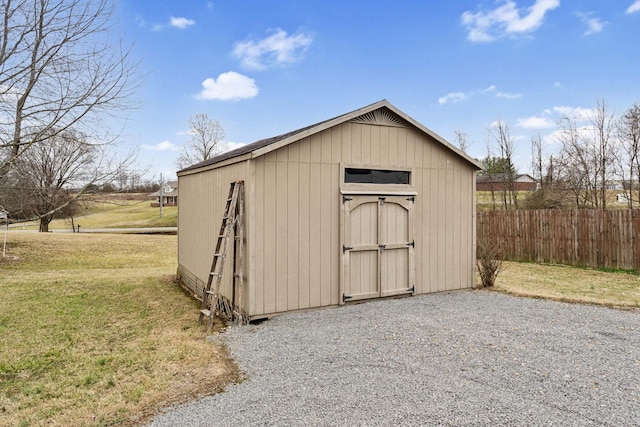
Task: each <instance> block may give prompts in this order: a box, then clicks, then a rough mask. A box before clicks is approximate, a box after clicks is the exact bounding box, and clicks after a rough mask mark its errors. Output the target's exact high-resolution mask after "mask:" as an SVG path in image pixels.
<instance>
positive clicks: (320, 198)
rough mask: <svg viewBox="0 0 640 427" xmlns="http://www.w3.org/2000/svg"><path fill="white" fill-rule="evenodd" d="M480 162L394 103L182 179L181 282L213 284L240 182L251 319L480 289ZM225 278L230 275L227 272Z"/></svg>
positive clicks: (224, 293)
mask: <svg viewBox="0 0 640 427" xmlns="http://www.w3.org/2000/svg"><path fill="white" fill-rule="evenodd" d="M480 168H481V166H480V164H479V163H478V162H477V161H475V160H474V159H472V158H470V157H468V156H467V155H465V154H464V153H463V152H461V151H460V150H458V149H457V148H455V147H454V146H452V145H451V144H449V143H448V142H447V141H445V140H444V139H443V138H441V137H440V136H438V135H437V134H435V133H434V132H432V131H431V130H429V129H427V128H426V127H425V126H423V125H422V124H420V123H418V122H417V121H415V120H414V119H412V118H411V117H409V116H408V115H406V114H405V113H403V112H402V111H400V110H399V109H397V108H396V107H394V106H393V105H392V104H390V103H389V102H388V101H386V100H382V101H379V102H376V103H374V104H371V105H369V106H366V107H363V108H360V109H358V110H355V111H352V112H349V113H346V114H343V115H341V116H338V117H335V118H332V119H329V120H325V121H323V122H320V123H317V124H314V125H311V126H307V127H304V128H302V129H298V130H295V131H292V132H289V133H286V134H283V135H279V136H276V137H273V138H268V139H263V140H260V141H257V142H254V143H252V144H249V145H245V146H242V147H240V148H238V149H236V150H233V151H230V152H227V153H223V154H221V155H218V156H216V157H214V158H211V159H209V160H206V161H204V162H201V163H198V164H195V165H193V166H190V167H188V168H186V169H183V170H181V171H179V172H178V181H179V187H180V207H179V214H178V275H179V277H180V280H181V282H182V283H183V284H184V285H185V286H187V287H188V288H190V289H191V290H192V291H193V292H194V293H195V294H196V295H200V296H201V295H202V289H203V287H204V284H205V283H206V281H207V278H208V275H209V271H210V267H211V262H212V257H213V252H214V248H215V245H216V242H217V234H218V232H219V229H220V222H221V220H222V216H223V211H224V209H225V204H226V199H227V197H228V194H229V186H230V183H231V182H234V181H238V180H243V181H244V188H245V196H244V199H245V207H244V212H245V214H244V218H245V221H244V254H245V255H244V257H243V259H244V266H243V267H244V268H243V272H244V289H243V292H242V293H241V294H240V295H243V298H242V299H243V300H242V301H236V300H235V299H236V298H237V297H236V295H238V292H237V290H236V289H234V287H235V286H237V285H235V284H234V282H233V280H232V275H231V274H227V275H226V277H225V278H224V280H223V283H222V286H221V292H220V297H221V298H222V299H223V300H224V301H225V302H226V303H228V304H231V305H232V306H235V307H239V308H240V309H241V311H242V312H243V313H244V315H245V316H246V317H248V318H249V319H252V320H253V319H259V318H266V317H270V316H273V315H276V314H279V313H285V312H291V311H296V310H307V309H312V308H318V307H327V306H337V305H342V304H349V303H352V302H354V301H359V300H366V299H372V298H381V297H387V296H397V295H412V294H425V293H430V292H439V291H449V290H455V289H463V288H471V287H473V286H474V284H475V273H474V271H475V270H474V266H475V236H476V229H475V227H476V226H475V218H476V215H475V179H476V171H477V170H479V169H480ZM227 271H228V270H227Z"/></svg>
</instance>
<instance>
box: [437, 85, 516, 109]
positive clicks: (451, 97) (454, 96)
mask: <svg viewBox="0 0 640 427" xmlns="http://www.w3.org/2000/svg"><path fill="white" fill-rule="evenodd" d="M496 89H497V88H496V85H490V86H488V87H486V88H485V89H476V90H470V91H467V92H450V93H448V94H446V95H445V96H441V97H440V98H438V104H440V105H444V104H447V103H449V102H451V103H456V102H462V101H465V100H467V99H469V98H472V97H474V96H476V95H484V94H486V93H490V92H494V91H495V90H496ZM494 96H496V97H498V98H507V99H517V98H520V97H521V96H522V95H521V94H519V93H506V92H496V94H495V95H494Z"/></svg>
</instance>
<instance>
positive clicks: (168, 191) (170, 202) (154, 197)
mask: <svg viewBox="0 0 640 427" xmlns="http://www.w3.org/2000/svg"><path fill="white" fill-rule="evenodd" d="M161 193H162V206H178V181H169V182H167V183H166V184H164V185H163V186H162V188H161V189H160V190H158V191H156V192H155V193H151V194H149V198H150V199H151V206H153V207H158V206H160V194H161Z"/></svg>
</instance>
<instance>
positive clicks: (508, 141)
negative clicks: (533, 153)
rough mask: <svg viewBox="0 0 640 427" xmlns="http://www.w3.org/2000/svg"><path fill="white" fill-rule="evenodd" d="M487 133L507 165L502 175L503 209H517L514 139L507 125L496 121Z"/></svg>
mask: <svg viewBox="0 0 640 427" xmlns="http://www.w3.org/2000/svg"><path fill="white" fill-rule="evenodd" d="M489 133H490V134H491V136H492V137H493V139H494V140H495V141H496V142H497V143H498V149H499V150H500V158H501V159H504V162H505V163H506V164H507V165H509V167H507V168H506V170H505V171H504V174H503V175H502V180H503V184H504V185H503V191H502V202H503V204H504V208H505V209H510V208H512V207H515V208H516V209H517V208H518V192H517V191H516V178H517V171H516V169H515V167H514V166H513V152H514V148H515V146H514V139H513V138H512V137H511V132H510V130H509V124H508V123H506V122H503V121H502V120H500V119H498V120H497V121H496V122H495V123H494V125H493V128H492V129H489Z"/></svg>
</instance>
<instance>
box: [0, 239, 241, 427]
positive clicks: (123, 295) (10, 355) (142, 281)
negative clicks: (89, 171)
mask: <svg viewBox="0 0 640 427" xmlns="http://www.w3.org/2000/svg"><path fill="white" fill-rule="evenodd" d="M7 255H8V256H9V257H7V258H5V259H2V260H0V277H1V280H0V295H2V297H1V298H0V426H30V425H34V426H39V425H47V426H94V425H102V426H108V425H139V424H140V423H141V422H142V421H144V420H146V419H148V417H149V416H150V415H152V414H154V413H155V411H156V410H157V409H158V408H160V407H162V406H165V405H168V404H171V403H173V402H179V401H184V400H186V399H188V398H191V397H193V396H195V395H198V394H199V393H211V392H214V391H216V390H221V389H222V388H223V387H224V386H225V385H226V384H228V383H229V382H232V381H235V380H236V379H237V378H238V372H237V368H236V367H235V365H234V364H233V362H232V361H231V360H230V359H229V358H228V356H227V354H226V352H225V349H224V348H221V347H219V346H217V345H214V344H212V343H210V342H207V341H206V340H205V339H204V337H205V335H206V330H205V328H204V327H203V326H199V325H198V324H197V319H198V308H199V304H198V303H197V302H196V301H194V300H193V299H191V298H190V297H188V296H187V295H185V294H184V293H183V292H182V290H181V289H180V288H179V287H178V286H177V285H176V284H175V283H173V281H172V274H174V273H175V271H176V236H149V235H144V236H140V235H115V234H114V235H108V234H82V233H81V234H77V233H75V234H72V233H29V232H18V231H12V232H9V235H8V250H7Z"/></svg>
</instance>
